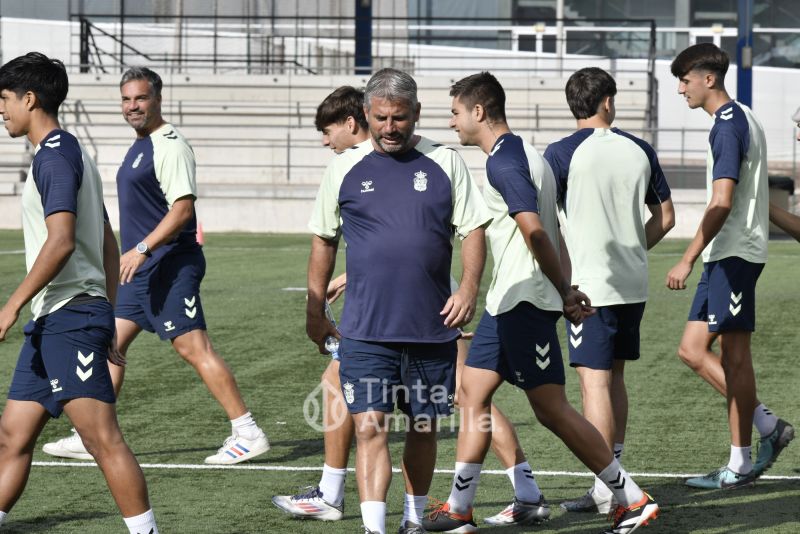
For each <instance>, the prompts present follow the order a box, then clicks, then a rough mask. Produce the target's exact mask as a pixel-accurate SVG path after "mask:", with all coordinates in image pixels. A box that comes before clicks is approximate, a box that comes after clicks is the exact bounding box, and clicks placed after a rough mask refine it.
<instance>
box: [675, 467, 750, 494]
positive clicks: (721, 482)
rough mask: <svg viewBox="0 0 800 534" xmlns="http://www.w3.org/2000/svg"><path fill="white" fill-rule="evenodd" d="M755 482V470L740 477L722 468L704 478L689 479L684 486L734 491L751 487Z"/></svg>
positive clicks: (726, 468)
mask: <svg viewBox="0 0 800 534" xmlns="http://www.w3.org/2000/svg"><path fill="white" fill-rule="evenodd" d="M755 481H756V475H755V470H753V471H750V472H749V473H747V474H746V475H740V474H738V473H735V472H733V471H731V470H730V469H728V466H724V467H720V468H719V469H717V470H716V471H712V472H711V473H709V474H707V475H705V476H702V477H694V478H690V479H688V480H687V481H686V485H687V486H689V487H692V488H700V489H736V488H742V487H744V486H752V485H753V483H755Z"/></svg>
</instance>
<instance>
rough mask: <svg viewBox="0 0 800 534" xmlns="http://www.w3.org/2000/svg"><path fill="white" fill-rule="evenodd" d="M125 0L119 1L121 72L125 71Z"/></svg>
mask: <svg viewBox="0 0 800 534" xmlns="http://www.w3.org/2000/svg"><path fill="white" fill-rule="evenodd" d="M124 56H125V0H119V69H120V70H119V71H120V72H123V71H124V70H125V57H124Z"/></svg>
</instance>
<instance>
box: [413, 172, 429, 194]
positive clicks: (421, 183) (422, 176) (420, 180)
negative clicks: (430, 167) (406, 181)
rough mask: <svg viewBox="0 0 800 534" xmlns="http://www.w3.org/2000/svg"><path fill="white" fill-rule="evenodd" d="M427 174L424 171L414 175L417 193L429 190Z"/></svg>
mask: <svg viewBox="0 0 800 534" xmlns="http://www.w3.org/2000/svg"><path fill="white" fill-rule="evenodd" d="M427 176H428V175H427V174H426V173H424V172H422V171H417V172H415V173H414V189H416V190H417V191H426V190H427V189H428V178H427Z"/></svg>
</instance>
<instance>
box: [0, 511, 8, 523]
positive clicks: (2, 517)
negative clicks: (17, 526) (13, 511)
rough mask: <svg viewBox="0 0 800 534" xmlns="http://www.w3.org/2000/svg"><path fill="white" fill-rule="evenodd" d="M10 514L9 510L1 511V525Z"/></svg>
mask: <svg viewBox="0 0 800 534" xmlns="http://www.w3.org/2000/svg"><path fill="white" fill-rule="evenodd" d="M7 515H8V513H7V512H0V525H2V524H3V522H4V521H5V520H6V516H7Z"/></svg>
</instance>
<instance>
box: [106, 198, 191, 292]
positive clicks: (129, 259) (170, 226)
mask: <svg viewBox="0 0 800 534" xmlns="http://www.w3.org/2000/svg"><path fill="white" fill-rule="evenodd" d="M193 214H194V197H193V196H192V195H187V196H185V197H181V198H179V199H178V200H176V201H175V202H174V203H173V204H172V208H170V210H169V212H167V214H166V215H165V216H164V218H163V219H161V222H160V223H158V226H156V227H155V228H154V229H153V231H152V232H150V233H149V234H148V235H147V237H145V238H144V239H143V241H144V242H145V243H147V248H148V249H150V251H154V250H156V249H157V248H158V247H160V246H162V245H164V244H166V243H169V242H170V241H172V240H173V239H175V236H177V235H178V234H179V233H180V231H181V230H182V229H183V228H184V227H185V226H186V223H188V222H189V220H190V219H191V218H192V215H193ZM146 260H147V256H146V255H144V254H142V253H140V252H137V251H136V249H131V250H129V251H127V252H126V253H125V254H123V255H122V257H121V258H120V265H119V281H120V283H121V284H123V285H124V284H127V283H128V282H130V281H131V280H133V276H134V275H135V274H136V271H137V270H138V269H139V267H141V266H142V264H143V263H144V262H145V261H146Z"/></svg>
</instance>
